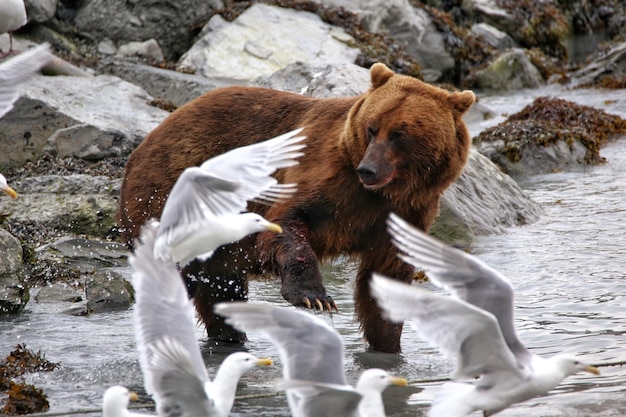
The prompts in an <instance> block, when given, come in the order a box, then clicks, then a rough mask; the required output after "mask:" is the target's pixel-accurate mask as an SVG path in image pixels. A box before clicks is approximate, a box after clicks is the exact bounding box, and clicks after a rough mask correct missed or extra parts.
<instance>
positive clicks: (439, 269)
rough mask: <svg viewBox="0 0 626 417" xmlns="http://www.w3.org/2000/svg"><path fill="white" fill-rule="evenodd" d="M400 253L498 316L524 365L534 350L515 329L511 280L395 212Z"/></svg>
mask: <svg viewBox="0 0 626 417" xmlns="http://www.w3.org/2000/svg"><path fill="white" fill-rule="evenodd" d="M387 225H388V230H389V233H390V234H391V237H392V240H393V243H394V244H395V245H396V246H397V247H398V249H400V251H401V252H402V254H401V255H400V257H401V258H402V259H403V260H404V261H405V262H407V263H409V264H411V265H413V266H414V267H416V268H419V269H423V270H425V271H426V272H427V273H428V277H429V278H430V279H431V280H432V282H433V283H434V284H436V285H438V286H440V287H443V288H444V289H446V290H447V291H449V292H450V293H451V294H453V295H454V296H455V297H458V298H459V299H461V300H464V301H466V302H468V303H469V304H472V305H474V306H476V307H478V308H479V309H481V310H485V311H487V312H489V313H491V314H493V316H495V317H496V318H497V320H498V323H499V326H500V330H501V331H502V335H503V336H504V340H505V341H506V343H507V345H508V347H509V349H510V350H511V352H513V354H514V355H515V356H516V357H517V359H518V360H519V361H520V362H521V363H523V364H524V365H530V361H531V356H532V355H531V353H530V352H529V351H528V349H526V347H525V346H524V345H523V344H522V342H521V341H520V340H519V338H518V336H517V333H516V331H515V324H514V313H513V298H514V290H513V285H512V284H511V282H510V281H509V280H508V279H507V278H505V277H504V276H502V274H500V273H499V272H498V271H496V270H494V269H493V268H491V267H489V266H488V265H487V264H485V263H484V262H482V261H481V260H480V259H478V258H477V257H475V256H472V255H470V254H468V253H465V252H463V251H461V250H459V249H455V248H453V247H451V246H449V245H446V244H444V243H442V242H440V241H438V240H437V239H435V238H433V237H431V236H429V235H427V234H426V233H424V232H422V231H420V230H418V229H416V228H415V227H414V226H412V225H410V224H409V223H407V222H406V221H405V220H403V219H402V218H400V217H399V216H397V215H395V214H393V213H391V214H390V215H389V220H388V222H387Z"/></svg>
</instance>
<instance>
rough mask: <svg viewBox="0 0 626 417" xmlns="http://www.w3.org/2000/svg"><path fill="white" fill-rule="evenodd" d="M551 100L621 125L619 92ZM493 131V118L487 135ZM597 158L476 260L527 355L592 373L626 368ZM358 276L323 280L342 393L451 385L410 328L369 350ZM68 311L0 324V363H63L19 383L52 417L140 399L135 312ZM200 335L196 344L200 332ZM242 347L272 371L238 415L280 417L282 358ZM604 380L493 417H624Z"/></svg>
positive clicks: (396, 415)
mask: <svg viewBox="0 0 626 417" xmlns="http://www.w3.org/2000/svg"><path fill="white" fill-rule="evenodd" d="M539 93H541V94H549V93H550V92H549V91H546V90H545V89H544V90H543V91H541V92H536V91H533V92H521V93H519V92H518V93H516V94H517V95H516V96H515V97H514V99H512V98H511V97H504V98H503V97H491V98H490V97H485V98H483V99H482V103H483V104H485V105H487V106H490V107H492V108H497V109H500V110H501V111H503V112H507V113H509V114H511V113H513V112H514V111H516V110H518V109H519V108H521V106H523V105H525V104H526V103H527V102H530V101H531V100H532V97H533V96H536V95H539ZM556 93H558V94H559V96H560V97H562V98H565V99H568V98H570V99H571V97H568V96H567V95H568V94H570V95H571V94H575V95H576V96H575V98H576V99H578V100H579V101H581V102H582V104H588V105H594V106H596V107H601V108H606V107H607V106H612V108H611V109H608V110H607V111H611V112H614V113H620V115H621V116H622V117H626V107H624V106H625V104H624V101H623V100H622V101H619V100H617V101H613V98H617V97H616V96H615V97H613V96H611V95H612V94H613V95H615V94H617V93H615V92H607V93H606V94H605V95H603V96H602V97H598V96H599V95H598V94H597V92H594V93H592V94H589V95H588V96H586V94H588V93H587V92H585V91H584V90H577V91H576V92H567V91H557V92H556ZM605 100H606V101H605ZM512 103H514V104H512ZM604 103H609V104H607V105H605V104H604ZM512 106H514V107H512ZM620 106H621V107H620ZM500 118H501V116H500ZM497 122H498V118H496V119H494V120H491V121H489V122H486V123H490V124H494V123H497ZM484 127H486V126H481V127H479V128H484ZM602 153H603V155H604V156H606V157H607V160H608V163H607V164H605V165H602V166H598V167H587V168H585V169H582V170H581V171H580V172H569V173H556V174H550V175H540V176H536V177H532V178H529V179H528V180H527V181H525V182H524V184H523V187H524V188H525V189H526V190H527V191H528V193H529V194H530V195H531V196H532V198H534V199H535V200H536V201H538V202H539V203H540V204H541V205H542V206H543V208H544V210H545V214H544V216H543V217H542V218H541V219H540V220H539V221H538V222H537V223H535V224H532V225H528V226H525V227H519V228H513V229H510V230H509V232H508V233H506V234H503V235H497V236H486V237H481V238H478V239H476V241H475V242H474V244H473V248H472V249H473V252H474V253H475V254H477V255H478V256H480V257H481V258H482V259H483V260H484V261H486V262H487V263H488V264H490V265H491V266H493V267H494V268H496V269H498V270H500V271H501V272H502V273H503V274H505V275H506V276H507V277H509V278H510V279H511V280H512V281H513V283H514V285H515V287H516V297H517V298H516V314H517V316H516V321H517V326H518V328H519V334H520V337H521V338H522V340H523V341H524V343H525V344H526V345H527V346H529V348H531V349H532V350H533V351H534V352H535V353H538V354H545V355H550V354H554V353H557V352H564V351H569V352H571V353H577V354H580V355H581V356H582V357H584V358H585V359H586V360H587V361H589V362H591V363H596V364H601V363H611V362H618V361H625V360H626V337H625V336H624V334H625V333H626V308H624V306H625V305H626V303H625V301H624V295H625V294H626V279H625V277H624V275H625V271H626V189H625V185H624V183H623V179H624V178H626V141H624V140H622V141H617V142H614V143H611V144H609V145H608V146H607V147H606V148H605V149H604V151H603V152H602ZM124 271H125V272H126V273H129V271H128V270H124ZM354 271H355V270H354V266H353V265H350V264H347V265H346V264H342V263H335V264H333V265H330V266H328V267H326V268H325V277H326V287H327V290H328V293H329V294H331V295H332V296H333V297H334V299H335V300H336V302H337V305H338V307H339V310H340V312H341V313H340V314H335V315H333V316H332V318H330V317H328V316H324V317H326V319H327V320H328V321H329V322H330V323H331V324H332V325H333V326H334V327H335V328H336V329H337V330H338V331H339V333H340V334H341V335H342V337H343V340H344V343H345V346H346V360H345V366H346V372H347V375H348V378H349V381H350V382H351V383H354V382H355V381H356V378H357V376H358V374H359V373H360V372H361V371H362V370H363V368H366V367H381V368H384V369H388V370H390V371H391V372H393V373H394V374H396V375H401V376H404V377H405V378H407V379H408V380H409V381H424V380H432V379H437V378H445V377H447V376H448V374H449V372H450V371H451V370H452V366H453V365H452V362H451V361H448V360H446V359H444V358H443V357H442V356H441V355H440V354H439V353H438V352H437V350H436V349H434V348H432V347H430V346H429V345H428V344H426V343H425V342H423V341H422V340H420V339H419V338H418V337H417V335H415V334H414V332H413V331H412V329H410V327H409V326H405V334H404V337H403V339H402V348H403V353H402V354H401V355H399V356H396V355H388V354H379V353H373V352H368V351H367V350H366V347H365V346H364V344H363V341H362V339H361V335H360V333H359V331H358V325H357V324H356V322H355V320H354V317H353V308H352V282H351V279H352V277H354ZM428 288H430V289H432V287H430V286H429V287H428ZM250 298H251V300H253V301H254V302H269V303H275V304H279V305H284V306H287V303H286V302H285V301H284V300H282V298H281V297H280V294H279V290H278V282H277V281H269V282H255V283H253V284H252V285H251V294H250ZM65 308H67V306H65V305H64V306H58V305H56V304H54V305H50V304H37V303H36V302H35V301H31V303H30V304H29V305H28V306H27V309H26V311H25V312H24V313H23V314H20V315H18V316H16V317H12V318H8V319H3V320H0V335H1V338H0V356H1V357H4V356H6V354H7V353H8V352H9V351H10V350H12V349H13V348H14V347H15V345H16V344H18V343H25V344H26V346H27V347H28V348H29V349H32V350H35V351H37V350H41V351H42V352H43V353H45V354H46V357H47V359H49V360H51V361H54V362H61V367H60V368H59V369H57V370H55V371H54V372H51V373H35V374H29V375H26V377H25V378H26V379H25V380H26V382H27V383H32V384H35V385H37V386H38V387H41V388H43V389H44V391H45V392H46V393H47V394H48V396H49V398H50V411H51V412H68V411H71V410H77V409H93V408H98V407H100V403H101V398H102V394H103V392H104V389H105V388H106V387H108V386H110V385H113V384H122V385H127V386H129V387H130V388H132V389H134V390H137V391H138V392H140V393H141V392H143V387H142V379H141V378H142V377H141V372H140V370H139V366H138V364H137V354H136V351H135V342H134V336H133V329H132V322H131V312H130V311H120V312H115V313H107V314H98V315H94V316H90V317H73V316H69V315H67V314H64V313H63V311H62V309H65ZM197 334H198V338H199V339H200V340H203V337H204V335H203V332H202V328H201V327H198V331H197ZM249 339H250V342H248V343H247V344H246V346H245V348H246V349H248V350H250V351H251V352H254V353H255V354H257V355H258V356H263V357H270V358H272V359H274V360H275V361H276V363H277V364H276V366H274V367H271V368H270V369H266V368H263V369H253V370H252V371H251V372H249V373H247V374H246V375H244V377H243V378H242V382H241V385H240V386H241V390H240V392H239V394H240V395H250V394H265V395H266V396H264V397H261V398H259V397H254V398H245V399H242V400H240V401H238V402H236V404H235V408H234V410H233V411H234V413H235V414H236V415H265V416H288V415H289V410H288V408H287V405H286V402H285V399H284V396H283V395H282V394H280V393H278V394H276V392H275V391H274V389H273V386H274V385H275V383H276V380H277V379H279V378H280V376H281V370H280V360H279V357H278V353H277V352H276V351H275V350H274V347H273V345H271V344H269V343H268V342H267V341H265V340H264V339H262V337H261V336H260V335H255V334H254V333H250V334H249ZM201 343H202V349H203V354H204V359H205V362H206V363H207V366H208V367H209V368H210V369H209V372H210V374H214V372H215V368H216V367H217V365H219V363H221V361H222V360H223V358H224V356H225V355H227V354H228V353H230V352H231V351H232V346H224V345H219V346H215V345H214V344H212V343H210V342H201ZM601 371H602V375H601V376H600V377H590V376H586V375H576V376H574V377H570V378H568V379H567V380H566V381H565V382H564V383H563V384H562V385H561V386H559V387H558V388H557V389H555V390H554V391H552V392H551V393H550V395H548V396H546V397H542V398H538V399H535V400H532V401H530V402H527V403H524V404H519V405H517V406H515V407H513V408H511V409H509V410H506V411H504V412H502V413H501V414H499V415H502V416H503V417H505V416H510V417H512V416H520V417H521V416H528V415H548V416H564V415H568V416H587V415H601V416H623V415H626V368H624V367H619V366H614V367H604V368H602V369H601ZM437 385H438V384H427V383H423V382H420V383H414V384H413V385H412V386H411V387H410V388H408V389H407V388H402V387H391V388H389V389H388V390H387V391H386V392H385V393H384V398H385V401H386V404H387V411H388V415H389V416H393V417H401V416H407V417H408V416H422V415H425V413H426V412H427V410H428V401H429V398H430V397H429V396H430V395H432V394H431V393H430V392H429V389H427V390H425V391H422V390H423V389H424V388H427V387H428V388H430V387H436V386H437ZM556 394H558V395H556ZM0 398H1V395H0ZM84 415H93V414H84Z"/></svg>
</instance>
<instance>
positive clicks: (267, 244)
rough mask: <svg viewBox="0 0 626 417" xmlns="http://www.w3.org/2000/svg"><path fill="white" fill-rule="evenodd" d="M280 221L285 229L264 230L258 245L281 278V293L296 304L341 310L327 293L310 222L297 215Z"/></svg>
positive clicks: (264, 260) (265, 265)
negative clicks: (311, 234) (267, 231)
mask: <svg viewBox="0 0 626 417" xmlns="http://www.w3.org/2000/svg"><path fill="white" fill-rule="evenodd" d="M279 224H280V225H281V226H282V228H283V232H282V233H279V234H275V233H261V234H259V237H258V239H257V245H258V248H259V252H260V255H261V259H262V261H263V265H264V268H265V269H266V270H268V271H271V272H273V273H274V274H276V275H278V276H280V278H281V281H282V288H281V291H280V293H281V295H282V296H283V298H284V299H285V300H287V301H289V302H290V303H291V304H293V305H295V306H300V307H306V308H313V309H319V310H320V311H329V312H332V311H333V310H335V311H337V305H336V304H335V302H334V301H333V299H332V298H331V297H330V296H329V295H327V294H326V289H325V288H324V284H323V282H322V273H321V271H320V269H319V262H318V259H317V256H316V254H315V252H314V251H313V248H312V247H311V244H310V242H309V229H308V227H307V225H306V224H305V223H304V222H302V221H300V220H295V219H292V220H282V221H279Z"/></svg>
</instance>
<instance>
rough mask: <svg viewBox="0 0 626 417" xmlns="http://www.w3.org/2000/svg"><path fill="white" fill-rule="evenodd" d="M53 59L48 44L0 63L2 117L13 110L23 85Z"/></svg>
mask: <svg viewBox="0 0 626 417" xmlns="http://www.w3.org/2000/svg"><path fill="white" fill-rule="evenodd" d="M53 59H55V56H54V55H52V54H51V53H50V50H49V47H48V44H42V45H39V46H37V47H35V48H33V49H31V50H29V51H26V52H22V53H21V54H19V55H16V56H14V57H12V58H10V59H8V60H6V61H4V62H2V63H0V117H2V116H4V115H5V114H7V113H8V112H9V111H10V110H11V109H12V108H13V103H15V101H16V100H17V99H18V98H19V96H20V89H21V87H22V85H23V84H24V83H26V82H27V81H28V80H30V79H31V78H33V76H35V74H36V73H37V72H38V71H39V70H40V69H41V68H42V67H44V66H45V65H47V64H49V63H50V62H51V61H52V60H53Z"/></svg>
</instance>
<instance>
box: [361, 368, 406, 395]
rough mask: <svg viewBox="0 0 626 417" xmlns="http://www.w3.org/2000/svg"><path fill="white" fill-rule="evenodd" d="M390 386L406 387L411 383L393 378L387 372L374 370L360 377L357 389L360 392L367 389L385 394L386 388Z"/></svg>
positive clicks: (365, 372)
mask: <svg viewBox="0 0 626 417" xmlns="http://www.w3.org/2000/svg"><path fill="white" fill-rule="evenodd" d="M390 385H398V386H402V387H406V386H407V385H409V383H408V381H407V380H406V379H404V378H400V377H397V376H393V375H391V374H390V373H389V372H387V371H385V370H382V369H378V368H372V369H368V370H366V371H363V373H362V374H361V376H360V377H359V381H358V382H357V385H356V388H357V390H358V391H361V390H363V389H366V390H374V391H376V392H383V391H384V390H385V388H387V387H388V386H390Z"/></svg>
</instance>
